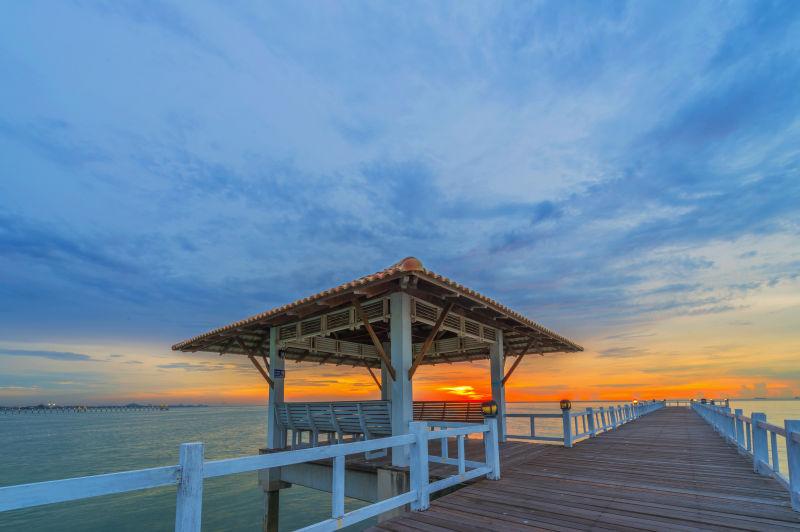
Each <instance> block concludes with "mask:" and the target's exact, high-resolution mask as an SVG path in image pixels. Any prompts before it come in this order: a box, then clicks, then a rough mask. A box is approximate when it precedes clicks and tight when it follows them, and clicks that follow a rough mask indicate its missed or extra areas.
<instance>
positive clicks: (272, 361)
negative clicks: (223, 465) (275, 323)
mask: <svg viewBox="0 0 800 532" xmlns="http://www.w3.org/2000/svg"><path fill="white" fill-rule="evenodd" d="M285 364H286V361H285V360H284V359H283V358H282V357H280V356H279V353H278V329H277V327H270V329H269V366H270V372H271V373H272V375H271V377H272V382H274V383H275V384H274V386H272V387H271V388H269V404H268V407H267V448H269V449H280V448H281V447H283V446H284V443H285V440H284V437H283V434H282V431H281V427H280V425H279V424H278V418H277V411H276V410H275V405H276V404H277V403H282V402H283V397H284V396H283V381H284V378H283V377H282V376H281V377H280V378H275V374H276V371H275V370H281V371H283V370H284V367H285Z"/></svg>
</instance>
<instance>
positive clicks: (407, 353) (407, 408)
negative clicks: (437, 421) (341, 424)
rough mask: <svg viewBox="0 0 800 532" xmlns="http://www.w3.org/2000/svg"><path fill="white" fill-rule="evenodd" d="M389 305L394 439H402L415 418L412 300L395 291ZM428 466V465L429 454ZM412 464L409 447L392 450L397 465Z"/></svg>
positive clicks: (390, 297)
mask: <svg viewBox="0 0 800 532" xmlns="http://www.w3.org/2000/svg"><path fill="white" fill-rule="evenodd" d="M389 305H390V311H391V315H392V316H391V319H390V321H389V339H390V340H391V351H392V354H391V360H392V366H393V367H394V371H395V379H394V380H392V390H391V401H392V436H399V435H401V434H408V429H409V424H410V423H411V422H412V421H413V415H414V405H413V400H412V393H413V392H412V388H411V379H409V378H408V370H409V369H411V364H412V363H413V352H412V344H411V297H410V296H409V295H408V294H406V293H405V292H395V293H393V294H391V295H390V296H389ZM390 380H391V378H390ZM426 444H427V440H426ZM425 463H426V464H427V455H426V462H425ZM408 464H409V450H408V447H406V446H403V447H395V448H394V449H392V465H393V466H398V467H405V466H407V465H408ZM426 467H427V465H426Z"/></svg>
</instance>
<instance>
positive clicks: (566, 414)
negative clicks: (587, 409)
mask: <svg viewBox="0 0 800 532" xmlns="http://www.w3.org/2000/svg"><path fill="white" fill-rule="evenodd" d="M561 421H562V425H563V426H564V447H572V423H570V410H562V411H561Z"/></svg>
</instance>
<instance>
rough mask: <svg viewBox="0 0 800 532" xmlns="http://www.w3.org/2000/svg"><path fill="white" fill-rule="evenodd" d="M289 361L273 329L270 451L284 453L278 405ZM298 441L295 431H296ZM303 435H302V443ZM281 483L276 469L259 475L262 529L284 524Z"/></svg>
mask: <svg viewBox="0 0 800 532" xmlns="http://www.w3.org/2000/svg"><path fill="white" fill-rule="evenodd" d="M285 364H286V361H285V360H284V359H283V358H282V357H281V356H280V353H279V351H278V329H277V327H270V329H269V367H270V373H271V374H272V375H271V376H272V382H273V386H272V387H270V388H269V401H268V403H267V448H268V449H280V448H282V447H284V446H285V445H286V434H285V433H284V431H283V430H282V429H281V427H280V424H279V423H278V417H277V414H278V412H277V409H276V405H277V404H278V403H282V402H283V401H284V394H283V390H284V380H285V379H284V375H281V376H279V377H276V374H277V373H278V371H277V370H280V371H281V372H283V371H284V369H285ZM292 432H293V434H292V438H293V439H294V437H295V436H294V431H292ZM301 439H302V435H300V434H298V443H299V442H300V440H301ZM280 479H281V469H280V468H279V467H273V468H269V469H266V470H264V471H262V472H260V473H259V481H260V483H261V487H262V489H263V491H264V516H263V522H262V528H263V530H265V531H269V532H273V531H277V530H278V524H279V521H280V515H279V514H280V493H281V492H280V490H279V488H280Z"/></svg>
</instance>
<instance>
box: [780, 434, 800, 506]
mask: <svg viewBox="0 0 800 532" xmlns="http://www.w3.org/2000/svg"><path fill="white" fill-rule="evenodd" d="M783 426H784V428H785V429H786V461H787V462H789V473H788V476H789V493H790V494H791V497H792V508H794V509H795V511H798V512H800V441H798V439H800V420H796V419H787V420H786V421H784V422H783Z"/></svg>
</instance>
